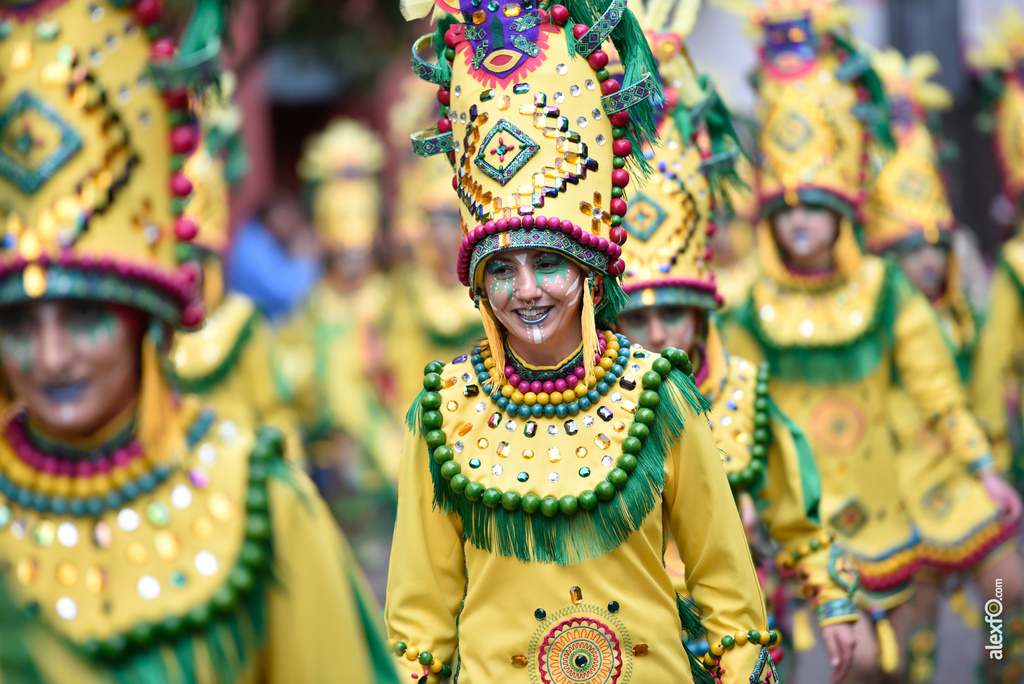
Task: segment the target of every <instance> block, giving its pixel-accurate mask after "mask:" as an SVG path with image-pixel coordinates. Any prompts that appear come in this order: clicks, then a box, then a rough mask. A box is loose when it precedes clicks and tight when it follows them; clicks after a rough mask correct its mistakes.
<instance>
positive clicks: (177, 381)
mask: <svg viewBox="0 0 1024 684" xmlns="http://www.w3.org/2000/svg"><path fill="white" fill-rule="evenodd" d="M259 321H260V313H259V312H258V311H253V313H252V315H251V316H249V320H247V321H246V322H245V323H244V324H243V325H242V328H241V330H240V331H239V333H238V337H237V338H235V343H234V344H233V345H232V346H231V350H230V351H229V352H228V353H227V354H225V355H224V360H223V361H221V363H220V364H218V365H217V367H216V368H214V369H213V370H212V371H210V372H209V373H207V374H206V375H204V376H202V377H196V378H183V377H181V376H180V375H178V374H177V373H176V372H175V370H174V362H173V361H171V359H170V358H168V357H166V356H164V357H162V358H161V364H162V365H163V367H164V375H166V376H167V380H168V382H170V383H171V386H172V387H174V388H175V389H176V390H178V391H179V392H182V393H184V394H197V395H199V396H201V397H202V396H206V395H208V394H209V393H210V392H212V391H213V390H214V389H216V388H217V386H218V385H220V383H222V382H224V380H225V379H226V378H227V377H228V376H229V375H230V374H231V371H233V370H234V369H235V364H236V363H238V358H239V357H240V356H241V355H242V350H243V349H244V348H245V345H246V344H248V342H249V339H250V338H252V334H253V331H254V330H255V329H256V325H257V324H258V323H259Z"/></svg>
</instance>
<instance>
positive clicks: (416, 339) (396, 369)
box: [387, 76, 484, 419]
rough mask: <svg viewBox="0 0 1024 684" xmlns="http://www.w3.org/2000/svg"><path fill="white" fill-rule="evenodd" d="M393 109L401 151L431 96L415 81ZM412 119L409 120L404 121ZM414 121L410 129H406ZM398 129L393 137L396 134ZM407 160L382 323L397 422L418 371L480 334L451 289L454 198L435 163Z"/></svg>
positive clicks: (455, 285) (457, 233)
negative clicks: (389, 294) (393, 381)
mask: <svg viewBox="0 0 1024 684" xmlns="http://www.w3.org/2000/svg"><path fill="white" fill-rule="evenodd" d="M403 91H404V92H406V93H407V96H406V97H405V98H404V99H402V100H400V101H399V102H398V103H397V104H396V105H395V110H396V111H395V112H394V114H393V115H392V121H391V125H392V128H393V129H395V130H396V137H399V138H401V143H400V144H401V146H402V147H401V148H400V149H401V150H402V151H405V150H408V148H409V143H408V139H409V138H408V132H409V131H410V130H412V129H413V128H414V127H415V126H418V125H419V124H420V123H421V122H422V121H423V120H424V119H429V118H431V117H436V116H437V107H438V105H437V92H436V90H435V89H434V88H431V87H430V86H429V85H428V84H426V83H424V82H423V81H421V80H420V79H418V78H415V76H410V82H409V83H407V84H404V87H403ZM411 117H416V118H414V119H413V118H411ZM410 121H415V122H416V123H406V122H410ZM399 130H400V133H398V131H399ZM406 154H408V155H409V156H410V157H411V158H410V159H409V160H408V161H407V162H406V164H405V165H404V166H403V168H402V173H401V175H400V177H399V186H398V193H399V194H398V207H397V210H396V215H395V217H394V220H393V223H392V225H393V228H394V230H393V231H392V233H391V238H392V240H391V242H392V245H394V246H395V247H396V253H398V254H400V255H402V257H403V258H402V262H401V263H400V264H399V265H398V267H397V268H393V269H392V288H391V291H392V296H393V299H392V302H393V305H392V306H391V307H390V308H389V312H388V321H387V342H388V367H389V368H390V369H391V370H392V372H393V373H394V374H395V376H396V380H397V382H396V389H397V391H396V392H395V397H394V399H393V402H392V403H393V405H394V407H395V409H396V415H399V413H400V418H401V419H404V417H405V410H406V409H407V408H408V405H409V404H408V401H409V397H410V396H413V395H415V394H416V393H417V392H419V391H420V389H422V387H423V364H425V363H427V362H428V361H430V360H432V359H445V360H451V359H454V358H455V357H456V356H458V355H459V354H462V353H463V352H464V351H465V349H466V347H467V346H469V345H472V344H473V343H474V342H476V341H477V340H479V339H481V338H482V337H483V335H484V330H483V326H482V325H481V324H480V314H479V313H477V311H476V310H475V309H474V308H473V300H472V299H470V298H469V297H467V296H466V288H464V287H462V285H461V284H460V283H459V276H458V273H457V272H456V269H455V264H454V263H453V261H452V259H450V258H449V255H450V254H452V253H455V252H457V251H458V249H459V243H460V242H461V240H462V230H461V229H460V228H459V205H458V198H457V197H455V196H454V195H453V194H452V180H451V173H450V171H451V169H450V168H449V167H448V166H447V165H446V163H445V161H444V160H443V159H421V158H419V157H416V156H415V155H411V154H409V153H406Z"/></svg>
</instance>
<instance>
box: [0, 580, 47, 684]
mask: <svg viewBox="0 0 1024 684" xmlns="http://www.w3.org/2000/svg"><path fill="white" fill-rule="evenodd" d="M30 629H31V620H30V618H28V617H27V616H26V615H25V614H24V613H23V612H22V611H21V610H20V609H19V608H18V605H17V604H16V603H15V601H14V598H13V597H12V596H11V595H10V593H8V591H7V585H6V583H5V582H4V579H3V578H2V577H0V635H2V637H0V679H2V680H3V681H5V682H13V683H14V684H43V678H42V676H41V675H40V674H39V671H38V670H37V669H36V664H35V662H33V660H32V657H31V656H30V655H29V648H28V646H27V645H26V644H25V642H24V638H25V637H26V636H28V634H29V631H30Z"/></svg>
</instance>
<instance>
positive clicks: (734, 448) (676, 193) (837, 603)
mask: <svg viewBox="0 0 1024 684" xmlns="http://www.w3.org/2000/svg"><path fill="white" fill-rule="evenodd" d="M666 5H667V7H666ZM667 9H673V10H674V11H673V12H672V13H671V19H670V13H669V12H667V11H666V10H667ZM696 9H697V3H693V6H692V13H695V12H696ZM645 10H646V11H645V12H644V13H643V15H642V16H641V19H640V21H641V25H643V26H644V28H645V29H646V33H647V37H648V40H649V41H650V42H651V45H652V51H653V53H654V54H655V55H657V56H658V60H659V70H660V75H661V79H662V84H663V87H664V89H665V93H666V97H667V99H668V102H669V104H668V105H667V106H666V108H665V110H664V112H663V121H662V123H661V126H660V129H659V133H660V135H659V138H660V146H659V147H657V148H654V149H651V150H648V151H646V156H647V158H648V159H649V160H650V162H651V164H652V166H654V167H655V172H654V173H653V174H652V175H651V177H650V178H649V179H647V181H646V182H645V183H643V184H642V187H641V189H640V190H638V191H637V192H635V193H634V194H633V196H632V197H631V198H630V201H629V209H628V211H627V213H626V216H625V219H624V221H623V226H624V227H625V229H626V231H627V232H628V233H629V236H630V239H629V241H628V242H627V243H626V245H625V246H624V248H623V259H624V260H625V261H626V273H625V276H624V278H623V290H624V291H625V292H626V294H627V295H629V303H628V304H627V305H626V307H625V308H624V309H623V312H622V314H621V317H620V318H621V327H622V329H623V330H624V332H626V334H627V335H628V336H629V338H630V339H633V340H636V341H639V342H640V343H641V344H643V345H644V347H646V348H648V349H655V350H657V349H664V348H666V347H676V348H679V349H682V350H684V351H686V352H687V353H688V354H689V356H690V359H691V360H692V361H693V364H694V367H695V369H696V371H695V379H696V380H695V381H696V384H697V388H698V389H699V390H700V392H701V394H703V395H704V397H705V398H706V399H707V400H708V401H709V402H711V404H712V405H714V407H715V411H714V412H713V413H712V414H711V429H712V433H713V435H714V438H715V443H716V444H717V445H718V449H719V452H720V453H721V454H722V463H723V465H724V466H725V470H726V473H727V474H728V478H729V482H730V484H731V485H732V486H733V490H734V492H735V493H736V494H737V495H739V494H740V493H743V492H747V493H750V494H752V495H753V496H754V497H755V500H756V502H757V505H758V510H759V511H760V512H761V516H762V518H763V519H764V521H765V523H766V525H767V529H768V533H769V535H770V536H771V537H772V539H774V540H775V541H776V542H777V543H778V545H779V546H780V547H781V551H780V552H779V556H778V562H779V564H780V565H782V566H783V567H785V568H793V569H795V571H796V574H797V576H798V578H799V581H800V583H801V585H802V586H801V589H802V593H803V594H804V596H805V597H806V598H807V599H808V600H809V601H810V602H811V603H812V605H813V606H814V608H815V613H816V615H817V617H818V623H819V625H820V626H821V627H822V632H823V635H824V640H825V643H826V645H827V647H828V651H829V656H830V659H831V662H832V665H833V668H834V676H833V679H834V680H836V681H838V680H839V679H841V678H842V677H843V676H845V674H846V672H847V670H848V669H849V667H850V664H851V661H852V658H853V651H854V646H855V643H854V639H853V627H852V625H851V624H850V623H853V622H856V621H857V619H858V617H859V611H858V610H857V608H856V606H855V605H854V603H853V599H852V596H851V592H852V591H853V590H854V589H855V588H856V585H857V572H856V570H855V569H854V568H853V567H852V564H851V561H850V560H849V559H847V558H846V556H845V555H844V554H843V553H842V552H841V551H839V549H838V548H836V547H834V546H833V545H832V544H831V540H830V537H829V535H828V533H826V532H825V531H824V529H823V528H822V526H821V523H820V521H819V520H818V503H819V501H818V500H819V494H820V491H821V481H820V479H819V477H818V470H817V466H816V465H815V464H814V456H813V454H811V452H810V448H809V445H808V443H807V438H806V437H805V436H804V433H803V431H802V430H801V429H800V428H799V427H797V426H796V424H794V423H793V422H792V421H790V420H789V419H788V418H787V417H786V416H785V415H783V414H782V413H781V412H780V411H779V410H778V408H777V407H776V406H775V405H774V403H773V402H772V400H771V398H770V397H769V396H768V391H767V390H768V388H767V383H768V380H769V370H768V368H767V366H766V365H765V366H762V367H761V368H758V367H757V366H756V365H754V364H752V363H750V362H748V361H746V360H745V359H742V358H739V357H737V356H733V355H730V354H729V353H728V352H727V351H726V349H725V348H724V347H723V345H722V342H721V338H720V335H719V331H718V323H717V321H716V319H715V317H714V311H715V310H716V309H717V308H718V306H719V304H720V303H721V301H722V298H721V296H720V295H719V293H718V289H717V283H716V278H715V274H714V272H713V271H712V269H711V265H710V263H709V261H710V258H711V256H712V253H711V250H710V248H709V246H708V245H709V241H708V233H710V232H712V226H713V224H712V223H711V221H710V219H711V216H712V211H713V203H714V188H716V187H718V188H719V189H720V190H721V188H720V185H722V184H724V181H723V180H722V178H723V177H726V176H728V174H729V173H730V172H731V171H732V161H733V158H734V155H735V154H736V152H737V151H738V148H737V147H736V146H730V145H729V144H728V143H727V140H728V138H729V136H730V135H733V136H734V135H735V134H734V133H733V131H732V129H731V123H730V121H729V112H728V110H726V108H725V107H724V105H723V104H722V103H721V101H720V100H719V99H718V96H717V94H716V93H715V91H714V89H713V87H711V86H710V85H704V86H702V85H701V83H700V82H699V81H698V79H697V77H696V75H695V74H694V72H693V67H692V65H691V64H690V62H689V58H688V56H687V55H686V51H685V47H684V46H683V43H682V40H683V37H684V36H685V34H686V32H688V30H689V27H690V26H692V20H693V16H692V13H687V12H684V11H683V8H682V6H676V7H674V8H671V3H661V2H650V1H649V2H648V3H646V8H645ZM669 21H670V23H668V22H669ZM661 22H666V23H661ZM734 145H735V143H734ZM708 176H711V179H710V182H709V178H708ZM673 550H674V545H670V547H669V551H668V553H667V554H666V559H665V563H666V567H669V568H672V567H674V565H675V563H673V561H674V560H675V559H674V558H673V557H672V551H673ZM679 570H680V572H679V573H678V575H677V576H678V577H679V581H678V582H677V590H679V591H680V593H683V594H684V595H685V592H686V586H685V583H684V582H683V578H684V572H683V571H682V569H679ZM776 608H778V609H780V608H784V606H780V607H776Z"/></svg>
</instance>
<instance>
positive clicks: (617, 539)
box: [428, 369, 711, 565]
mask: <svg viewBox="0 0 1024 684" xmlns="http://www.w3.org/2000/svg"><path fill="white" fill-rule="evenodd" d="M669 387H671V388H673V390H674V391H675V392H677V393H678V394H679V395H680V396H681V397H682V400H683V401H684V402H686V404H687V405H688V406H689V407H690V408H691V409H693V410H694V411H695V412H697V413H704V412H706V411H708V410H709V409H710V408H711V405H710V404H709V403H708V401H707V400H706V399H705V398H704V397H703V395H701V393H700V392H699V391H698V390H697V387H696V386H695V385H694V384H693V381H692V380H691V379H690V378H688V377H686V376H685V375H683V374H682V372H681V371H679V370H676V369H673V370H672V371H671V372H670V373H669V375H668V377H667V378H666V380H665V381H664V382H663V383H662V385H661V387H660V388H659V389H658V395H659V398H660V400H661V401H660V402H659V404H658V407H657V408H656V409H655V413H656V415H657V418H658V419H657V420H656V421H655V423H654V425H653V427H651V432H650V436H649V437H648V438H647V439H646V440H644V443H643V447H642V448H641V449H640V453H639V454H637V460H638V461H639V464H638V465H637V468H636V470H634V471H633V472H632V473H631V474H630V476H629V479H628V480H627V481H626V486H625V487H623V488H622V490H620V491H619V492H617V493H616V495H615V497H613V498H612V499H610V500H609V501H600V502H599V503H598V505H597V507H596V508H594V510H592V511H589V512H588V511H584V510H582V509H580V510H579V511H578V512H577V513H576V514H574V515H571V516H567V515H563V514H561V513H558V514H557V515H555V516H554V517H552V518H547V517H545V516H544V515H542V514H540V513H539V512H538V513H535V514H533V515H528V514H526V513H524V512H523V510H522V508H517V509H516V510H515V511H508V510H505V508H503V507H501V506H498V507H496V508H493V509H491V508H488V507H487V506H486V505H485V504H484V503H483V501H482V500H478V501H470V500H469V499H468V498H466V497H465V496H464V495H462V494H458V493H456V492H454V491H452V489H451V486H450V483H449V482H448V480H446V479H444V477H443V476H442V475H441V466H440V465H439V464H438V463H437V462H436V461H435V460H434V459H433V458H429V459H428V460H429V463H430V475H431V477H432V478H433V480H434V502H435V504H436V505H437V506H438V507H439V508H440V509H441V511H443V512H444V513H445V514H446V515H450V514H452V513H456V514H458V516H459V518H460V519H461V521H462V525H463V530H464V534H465V536H466V538H467V539H468V540H469V541H470V543H472V544H473V546H475V547H477V548H479V549H482V550H484V551H487V552H488V553H493V554H497V555H499V556H506V557H514V558H517V559H519V560H522V561H526V562H531V563H556V564H558V565H571V564H576V563H582V562H584V561H587V560H590V559H593V558H599V557H601V556H603V555H605V554H607V553H611V552H612V551H614V550H615V549H616V548H618V547H619V546H620V545H621V544H622V543H623V542H624V541H626V539H628V538H629V536H630V535H632V534H633V533H634V532H635V531H636V530H638V529H639V528H640V526H641V525H642V524H643V521H644V520H645V519H646V518H647V516H648V515H650V513H651V511H653V510H654V506H655V505H656V504H657V503H658V501H659V500H660V498H661V493H662V491H663V490H664V487H665V457H666V455H667V454H668V450H669V448H670V447H671V446H672V445H674V444H675V443H677V442H678V441H679V437H680V435H681V434H682V433H683V429H684V424H685V421H684V418H683V407H682V406H681V405H679V404H678V403H677V402H676V399H675V397H674V396H673V395H672V394H671V393H670V391H669V390H668V389H667V388H669Z"/></svg>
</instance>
